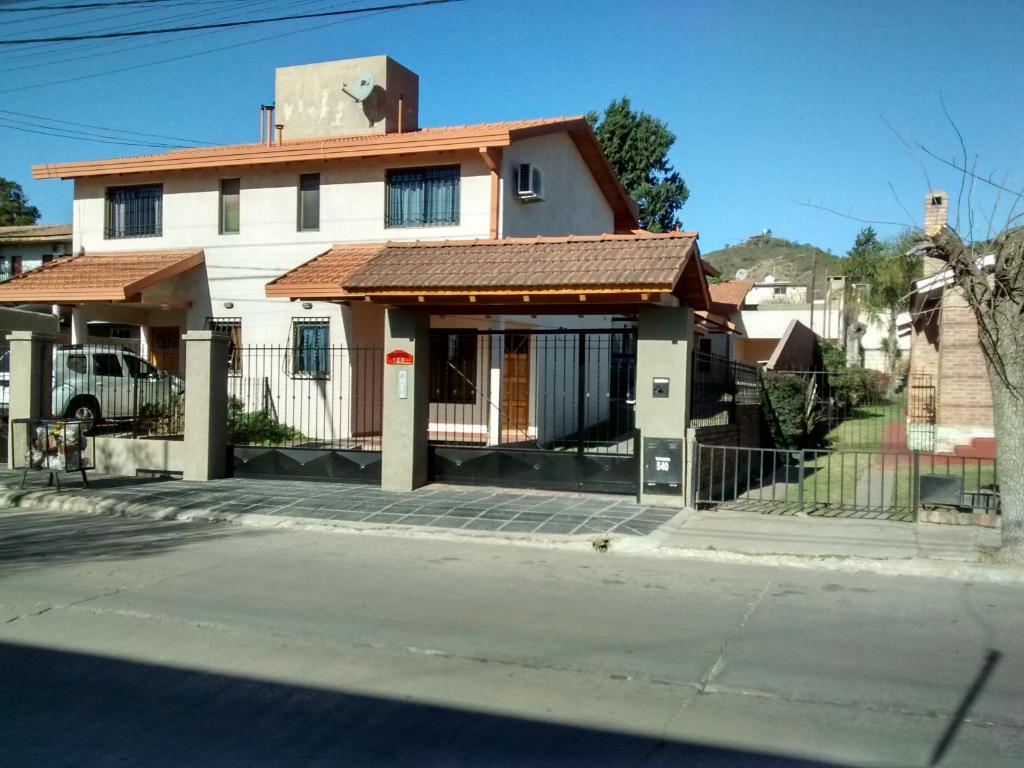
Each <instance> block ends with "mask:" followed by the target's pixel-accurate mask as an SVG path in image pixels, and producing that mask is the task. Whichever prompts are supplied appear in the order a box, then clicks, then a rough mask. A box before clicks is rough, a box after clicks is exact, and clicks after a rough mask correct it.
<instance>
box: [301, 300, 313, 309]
mask: <svg viewBox="0 0 1024 768" xmlns="http://www.w3.org/2000/svg"><path fill="white" fill-rule="evenodd" d="M302 308H303V309H312V308H313V302H312V301H304V302H302Z"/></svg>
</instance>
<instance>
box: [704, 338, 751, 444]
mask: <svg viewBox="0 0 1024 768" xmlns="http://www.w3.org/2000/svg"><path fill="white" fill-rule="evenodd" d="M760 404H761V374H760V371H759V369H758V367H757V366H756V365H748V364H745V363H738V362H736V361H735V360H730V359H729V358H727V357H721V356H719V355H712V354H708V353H706V352H694V354H693V377H692V387H691V390H690V426H692V427H710V426H719V425H724V424H734V423H736V407H737V406H738V405H760Z"/></svg>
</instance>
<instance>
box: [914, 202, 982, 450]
mask: <svg viewBox="0 0 1024 768" xmlns="http://www.w3.org/2000/svg"><path fill="white" fill-rule="evenodd" d="M948 212H949V196H948V195H947V194H946V191H945V190H935V191H932V192H929V193H928V194H927V195H926V197H925V213H924V228H925V233H933V232H936V231H938V230H939V229H941V228H942V227H943V226H946V225H947V224H948ZM910 314H911V317H912V327H913V331H912V334H911V339H912V341H911V353H910V384H911V395H912V401H911V407H910V408H909V409H908V415H907V418H908V422H909V424H908V434H909V436H910V439H911V441H916V442H912V445H911V447H912V448H915V447H916V448H920V449H921V450H933V449H934V450H935V451H937V452H939V453H951V452H955V453H957V454H960V455H964V456H981V457H983V458H994V457H995V431H994V428H993V416H992V389H991V385H990V384H989V379H988V367H987V365H986V362H985V357H984V353H983V352H982V350H981V345H980V343H979V342H978V323H977V320H976V319H975V317H974V313H973V311H972V310H971V308H970V306H968V304H967V300H966V299H965V298H964V296H963V293H962V292H961V289H960V288H956V287H954V286H953V275H952V270H950V268H949V267H947V266H946V264H945V263H944V262H942V261H940V260H939V259H934V258H926V259H925V262H924V276H923V277H922V278H921V279H920V280H917V281H916V282H915V283H914V293H913V295H912V298H911V309H910ZM915 394H916V399H914V398H913V395H915Z"/></svg>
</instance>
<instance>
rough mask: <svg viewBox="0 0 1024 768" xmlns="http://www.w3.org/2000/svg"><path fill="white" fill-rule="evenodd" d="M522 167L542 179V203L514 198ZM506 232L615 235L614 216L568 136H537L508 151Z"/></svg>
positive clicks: (505, 165)
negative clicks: (528, 165)
mask: <svg viewBox="0 0 1024 768" xmlns="http://www.w3.org/2000/svg"><path fill="white" fill-rule="evenodd" d="M519 163H533V164H534V165H536V166H537V167H538V168H540V169H541V171H542V172H543V174H544V202H541V203H523V202H520V201H519V200H518V199H517V198H516V197H515V195H514V192H515V175H514V172H515V170H516V169H517V168H518V167H519ZM501 209H502V227H501V229H502V232H503V234H504V236H505V237H531V236H533V235H551V236H557V235H593V234H601V233H603V232H613V231H614V230H615V217H614V214H613V213H612V209H611V207H610V206H609V205H608V201H607V200H606V199H605V197H604V194H602V192H601V190H600V188H599V187H598V186H597V182H596V181H594V177H593V176H592V175H591V173H590V169H589V168H587V166H586V164H585V163H584V162H583V158H582V157H581V156H580V153H579V151H578V150H577V149H576V145H575V144H573V141H572V139H570V138H569V136H568V135H567V134H565V133H556V134H550V135H547V136H535V137H533V138H530V139H523V140H522V141H517V142H516V143H515V144H513V145H512V146H511V147H508V148H506V149H505V152H504V157H503V159H502V198H501Z"/></svg>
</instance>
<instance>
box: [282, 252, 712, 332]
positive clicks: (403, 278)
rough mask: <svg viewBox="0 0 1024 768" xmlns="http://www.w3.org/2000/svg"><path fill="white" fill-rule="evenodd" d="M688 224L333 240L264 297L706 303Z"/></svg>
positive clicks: (611, 308) (549, 308) (576, 308)
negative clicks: (663, 229)
mask: <svg viewBox="0 0 1024 768" xmlns="http://www.w3.org/2000/svg"><path fill="white" fill-rule="evenodd" d="M696 241H697V234H696V233H694V232H670V233H666V234H651V233H643V234H638V233H633V234H628V235H608V234H606V235H595V236H569V237H558V238H545V237H538V238H505V239H492V240H445V241H416V242H409V243H403V242H387V243H379V244H365V245H359V246H342V245H338V246H335V247H334V248H332V249H331V250H330V251H327V252H326V253H323V254H321V255H320V256H318V257H316V258H315V259H313V260H311V261H309V262H307V263H306V264H303V265H301V266H300V267H298V268H296V269H294V270H292V271H290V272H288V273H287V274H285V275H282V276H281V277H280V278H277V279H276V280H274V281H273V282H271V283H270V284H269V285H268V286H267V288H266V294H267V296H269V297H285V298H290V299H293V300H304V299H321V300H323V299H329V300H334V301H347V302H353V301H359V302H366V303H374V304H384V305H389V306H400V305H413V306H422V307H424V308H426V307H429V308H430V309H431V311H433V312H442V311H444V312H451V313H456V312H460V313H466V312H477V311H487V312H491V313H502V314H505V313H516V314H535V313H537V312H544V313H548V312H561V313H565V312H575V313H585V312H587V311H588V309H589V311H590V312H592V313H593V312H602V313H603V312H619V311H623V309H624V308H629V307H634V308H635V307H636V306H638V305H642V304H655V305H678V304H679V303H680V302H684V301H685V302H686V303H687V304H688V305H689V306H690V307H692V308H694V309H700V310H707V309H708V308H709V307H710V304H711V300H710V296H709V294H708V289H707V279H706V276H705V273H704V270H703V267H702V260H701V259H700V254H699V251H698V249H697V242H696Z"/></svg>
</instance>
